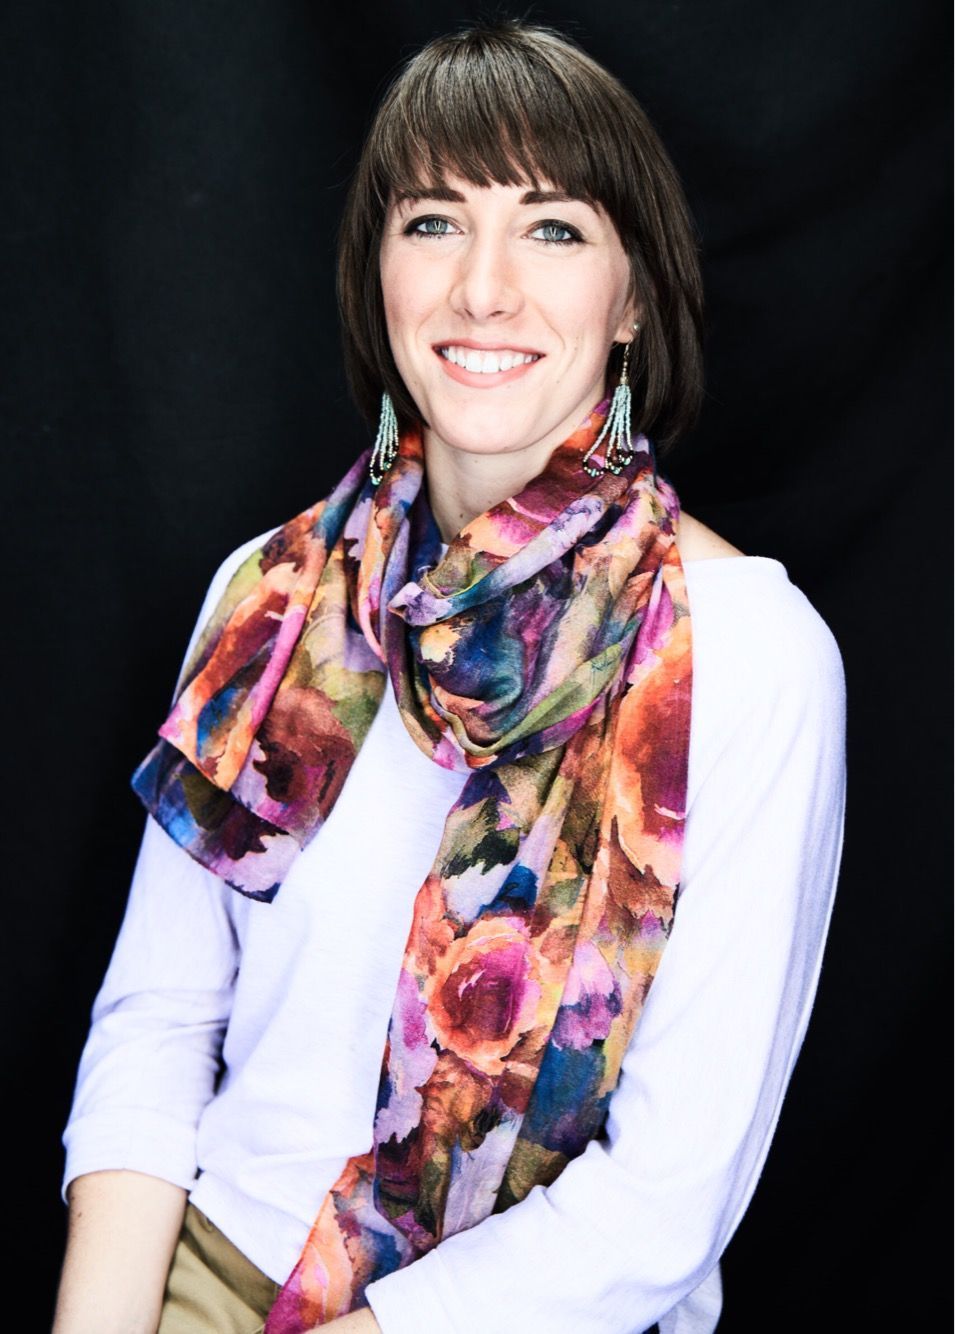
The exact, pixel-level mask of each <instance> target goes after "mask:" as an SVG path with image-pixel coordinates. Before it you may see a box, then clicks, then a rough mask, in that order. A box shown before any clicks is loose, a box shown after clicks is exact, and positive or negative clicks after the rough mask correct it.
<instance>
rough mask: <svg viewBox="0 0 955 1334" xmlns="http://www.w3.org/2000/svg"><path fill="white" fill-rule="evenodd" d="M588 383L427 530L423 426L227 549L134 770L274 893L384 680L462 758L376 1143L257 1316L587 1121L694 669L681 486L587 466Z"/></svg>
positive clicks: (650, 461) (642, 945)
mask: <svg viewBox="0 0 955 1334" xmlns="http://www.w3.org/2000/svg"><path fill="white" fill-rule="evenodd" d="M607 408H608V404H607V401H606V400H604V401H603V402H602V403H600V404H599V405H598V406H597V407H596V408H595V409H594V411H593V412H592V413H591V414H590V415H589V416H588V418H587V420H586V421H585V422H584V423H583V425H582V426H581V427H580V428H579V429H578V430H577V431H575V432H574V433H573V434H572V435H571V436H570V437H569V438H568V439H567V440H565V441H564V442H563V443H562V444H560V445H558V446H557V447H556V448H555V449H554V451H553V453H552V454H551V456H550V458H549V460H548V463H547V465H546V467H545V469H544V471H543V472H541V473H540V474H539V475H538V476H537V477H535V478H534V479H533V480H532V481H531V482H529V483H528V484H527V486H526V487H525V488H524V489H523V490H522V491H521V492H519V493H518V494H517V495H515V496H512V497H510V498H509V499H507V500H504V501H501V502H500V504H497V505H494V506H492V507H491V508H490V509H489V510H487V511H486V512H485V513H484V514H481V515H479V516H478V517H477V518H475V519H473V520H472V521H471V522H470V523H468V524H466V525H465V527H464V528H463V529H462V530H461V531H460V533H458V535H457V536H456V537H455V538H454V539H453V541H452V542H451V543H450V545H449V546H448V549H447V551H446V553H445V554H444V555H443V556H442V555H441V534H440V531H439V529H438V527H437V524H436V522H435V520H434V517H433V515H432V513H431V509H430V505H429V501H428V495H427V487H426V486H425V485H423V482H424V481H425V468H424V447H423V442H422V438H421V435H420V432H418V431H416V430H413V431H409V432H408V433H406V434H404V435H403V436H402V437H401V439H400V441H399V448H398V454H397V457H396V458H395V461H394V463H393V464H392V466H391V468H390V469H389V471H388V472H387V474H386V475H385V477H384V479H383V480H382V482H381V484H380V485H379V486H378V487H377V488H376V487H375V486H374V484H373V483H372V481H371V479H370V477H369V476H368V463H369V456H370V452H371V451H370V450H369V449H366V450H365V451H364V453H362V455H361V456H360V457H359V458H358V459H357V460H356V462H355V463H354V465H353V466H352V467H351V468H350V469H349V471H348V472H347V473H346V475H345V476H344V477H343V479H342V480H341V481H340V482H339V483H338V485H337V486H336V487H335V488H334V490H333V491H332V492H331V493H330V494H329V495H328V496H327V497H326V498H325V499H324V500H320V501H318V502H317V503H316V504H315V505H313V506H312V507H311V508H310V509H308V510H305V511H304V513H302V514H299V515H298V516H296V517H295V518H293V519H290V520H289V522H288V523H286V524H284V525H283V526H282V527H281V528H280V529H279V530H278V531H277V532H276V533H275V534H274V535H273V536H272V537H271V538H270V539H269V540H268V541H267V542H266V543H265V544H264V545H263V546H262V547H261V548H260V549H259V550H257V551H256V552H254V553H253V554H252V555H251V556H249V558H248V559H247V560H246V561H245V562H244V563H243V564H242V565H241V567H240V568H239V569H238V570H237V571H236V572H235V574H234V575H233V576H232V578H231V580H230V582H229V584H228V586H227V588H226V590H225V592H224V593H223V595H222V597H221V599H220V601H219V603H218V605H217V606H216V608H215V610H214V611H213V613H212V615H211V617H210V618H209V620H208V622H207V623H206V624H205V626H204V627H203V629H202V631H201V633H200V636H199V639H198V640H197V643H196V645H195V648H194V650H193V652H192V653H191V654H190V655H189V660H188V662H187V663H186V665H185V666H184V667H183V671H182V673H181V675H180V679H179V682H178V684H177V686H176V692H175V696H174V707H173V708H172V711H171V713H170V714H169V717H168V718H167V719H166V721H165V722H164V723H163V725H162V726H161V727H160V728H159V736H160V738H162V739H161V740H160V741H159V742H158V743H157V744H156V746H155V747H154V749H153V750H152V751H150V753H149V754H148V755H147V757H146V758H145V759H144V760H143V762H142V764H141V765H140V766H139V768H138V769H137V770H136V772H135V774H134V776H133V779H132V785H133V788H134V790H135V791H136V792H137V794H138V795H139V796H140V798H141V799H142V801H143V803H144V804H145V806H146V807H147V809H148V810H149V811H150V812H151V813H152V814H153V816H154V817H155V818H156V820H157V821H158V822H159V823H160V824H161V825H162V826H163V827H164V828H165V829H166V830H167V832H168V833H169V834H170V835H171V836H172V838H174V839H175V841H176V842H177V843H179V844H181V846H182V847H183V848H185V849H186V851H187V852H189V853H190V854H191V856H193V857H194V858H196V860H198V861H199V862H201V863H202V864H203V865H204V866H206V867H208V868H209V869H210V870H212V871H214V872H215V874H216V875H218V876H221V877H222V878H223V879H224V880H226V881H227V883H228V884H230V885H231V886H232V887H233V888H234V889H237V890H239V891H240V892H241V893H243V894H246V895H248V896H249V897H251V898H253V899H260V900H264V901H266V902H268V901H270V900H271V899H272V898H273V897H274V896H275V894H276V893H277V892H278V891H279V888H280V886H281V883H282V880H283V878H284V877H285V875H286V874H287V872H288V869H289V866H290V865H291V863H292V861H293V859H294V858H295V856H296V855H297V854H298V852H299V851H300V850H301V849H302V847H304V846H305V845H306V844H307V843H308V842H309V841H310V840H311V839H312V838H314V836H315V835H316V834H317V832H318V831H319V829H320V828H321V826H322V824H323V823H324V821H325V820H326V819H327V818H328V815H329V813H330V811H331V809H332V807H333V806H334V804H335V801H336V799H337V797H338V794H339V792H340V791H341V789H342V785H343V783H344V782H345V779H346V777H347V776H348V772H349V770H350V768H351V765H352V763H353V761H354V759H355V756H356V754H357V753H358V750H359V748H360V746H361V744H362V741H363V739H364V737H365V735H366V733H367V731H368V727H369V725H370V723H371V721H372V718H373V717H374V715H375V712H376V710H377V709H378V706H379V703H380V701H381V698H382V693H383V691H384V690H385V688H386V687H387V677H390V679H391V686H392V688H393V689H394V691H395V697H396V700H397V704H398V708H399V710H400V712H401V716H402V718H403V719H404V722H405V725H406V726H407V728H408V731H409V733H410V734H411V736H412V738H413V739H414V741H415V742H416V744H417V745H418V746H420V747H421V749H422V750H423V751H424V753H425V754H426V755H429V756H430V757H431V758H432V759H433V760H434V762H435V763H436V764H441V765H444V766H445V768H448V769H455V770H459V771H465V772H468V773H469V775H470V777H469V778H468V779H467V780H466V782H465V783H464V786H463V789H462V791H461V794H460V796H459V797H458V799H457V801H456V802H455V803H454V805H453V806H452V807H451V809H450V811H449V812H448V815H447V818H446V823H445V826H444V832H443V836H442V839H441V844H440V847H439V849H438V853H437V856H436V858H435V861H434V865H433V867H432V869H431V871H430V872H429V874H428V877H427V879H426V880H425V882H424V884H423V885H422V886H421V888H420V889H419V890H418V894H417V897H416V899H415V904H414V914H413V923H412V927H411V931H410V935H409V937H408V942H407V945H406V948H405V953H404V958H403V962H402V968H401V973H400V978H399V982H398V989H397V994H396V997H395V1002H394V1008H393V1012H392V1016H391V1020H390V1023H389V1027H388V1035H387V1041H386V1045H385V1051H384V1057H383V1063H382V1073H381V1082H380V1086H379V1093H378V1101H377V1110H376V1115H375V1120H374V1126H373V1127H369V1142H370V1147H369V1149H368V1151H367V1153H363V1154H361V1155H360V1156H358V1157H354V1158H351V1159H349V1161H348V1162H347V1163H346V1165H345V1167H344V1169H343V1170H342V1172H341V1175H340V1176H339V1178H338V1180H337V1181H336V1182H335V1184H334V1185H333V1186H332V1188H331V1190H330V1191H329V1192H328V1194H327V1195H326V1196H325V1198H324V1200H323V1202H322V1205H321V1208H320V1210H319V1213H318V1216H317V1218H316V1220H315V1223H314V1225H313V1227H312V1229H311V1232H310V1234H309V1237H308V1240H307V1242H306V1244H305V1248H304V1250H303V1252H302V1255H301V1257H300V1258H299V1260H298V1262H297V1264H296V1265H295V1268H294V1269H293V1271H292V1273H291V1275H290V1276H289V1278H288V1279H287V1281H286V1283H285V1285H284V1287H283V1289H282V1291H281V1293H280V1295H279V1297H278V1299H277V1300H276V1302H275V1305H274V1306H273V1308H272V1311H271V1313H270V1315H269V1318H268V1322H267V1324H266V1330H267V1334H299V1331H304V1330H307V1329H311V1328H313V1327H314V1326H315V1325H320V1324H323V1323H325V1322H327V1321H330V1320H332V1319H334V1318H335V1317H336V1316H339V1315H342V1314H344V1313H346V1312H348V1311H350V1310H354V1309H356V1308H357V1307H360V1306H364V1305H366V1301H365V1298H364V1290H365V1287H366V1285H367V1284H369V1283H371V1282H373V1281H374V1280H375V1279H378V1278H381V1277H383V1276H384V1275H386V1274H388V1273H391V1272H392V1271H394V1270H395V1269H398V1268H400V1267H402V1266H404V1265H407V1264H410V1263H411V1262H412V1261H413V1260H415V1259H417V1258H418V1257H419V1256H421V1255H422V1254H424V1253H425V1252H426V1251H428V1250H429V1249H430V1248H431V1247H433V1246H435V1245H436V1244H437V1243H438V1242H440V1241H441V1240H442V1238H444V1237H447V1236H450V1235H452V1234H453V1233H456V1232H459V1231H461V1230H463V1229H465V1228H469V1227H473V1226H474V1225H475V1224H476V1223H479V1222H480V1221H481V1220H482V1219H484V1218H486V1217H487V1216H488V1215H489V1214H491V1213H495V1212H500V1211H501V1210H504V1209H507V1208H508V1207H509V1206H510V1205H512V1204H514V1203H516V1202H517V1201H519V1200H521V1199H523V1198H524V1196H525V1195H527V1193H528V1191H530V1189H531V1188H532V1187H533V1186H534V1185H536V1184H543V1185H547V1184H549V1183H550V1182H552V1181H553V1180H554V1179H555V1178H556V1177H557V1176H558V1175H559V1174H560V1172H561V1171H562V1169H563V1168H564V1166H565V1165H566V1164H567V1163H568V1162H569V1161H570V1160H571V1159H573V1158H575V1157H577V1155H579V1154H580V1153H582V1152H583V1150H584V1148H585V1147H586V1145H587V1142H588V1141H589V1140H590V1139H592V1138H594V1137H595V1136H597V1135H599V1134H600V1132H601V1130H602V1128H603V1125H604V1121H605V1119H606V1115H607V1108H608V1103H609V1100H610V1097H611V1094H612V1093H613V1091H614V1088H615V1087H616V1084H617V1080H618V1076H619V1072H620V1065H621V1060H622V1058H623V1054H624V1051H625V1050H626V1047H627V1045H628V1042H629V1040H630V1037H631V1035H632V1033H633V1030H634V1027H635V1025H636V1023H637V1021H638V1019H639V1017H640V1013H641V1011H642V1008H643V1003H644V1000H645V998H646V995H647V992H648V991H649V988H650V985H651V983H652V981H653V978H654V975H655V973H656V970H657V966H658V964H659V961H660V957H661V954H662V952H663V948H664V945H665V944H666V941H667V938H668V936H669V933H670V929H671V926H672V923H673V914H674V909H675V906H676V900H677V896H678V893H679V889H680V885H679V876H680V868H681V859H682V846H683V829H684V822H685V804H686V780H687V758H688V746H689V734H690V697H691V636H690V617H689V608H688V604H687V598H686V589H685V583H684V575H683V567H682V564H681V562H680V558H679V555H678V552H677V547H676V543H675V541H674V534H675V528H676V521H677V518H678V515H679V501H678V498H677V496H676V493H675V491H674V490H673V488H672V486H671V484H670V483H669V482H668V481H666V480H665V479H664V478H663V477H661V476H660V475H659V474H658V471H657V466H656V459H655V454H654V451H653V448H652V446H651V444H650V441H649V440H648V439H647V437H646V436H645V435H640V436H638V437H636V438H635V440H634V442H633V446H632V447H633V449H634V451H635V453H634V456H633V459H632V461H631V463H630V464H629V465H628V466H627V467H626V468H624V469H623V471H622V472H621V473H620V475H619V476H618V475H614V474H613V473H612V472H605V473H604V474H603V475H602V476H601V477H600V478H599V479H593V478H591V477H590V476H589V475H588V474H587V472H586V471H585V470H584V468H583V467H582V466H581V458H582V455H583V454H584V453H585V452H586V451H587V449H588V448H589V446H590V445H591V444H592V443H593V441H594V440H595V438H596V435H597V433H598V432H599V430H600V427H601V425H602V424H603V421H604V419H605V417H606V414H607ZM386 674H387V676H386ZM369 820H370V821H373V820H374V812H373V811H369ZM318 892H320V890H319V889H318V888H316V893H318Z"/></svg>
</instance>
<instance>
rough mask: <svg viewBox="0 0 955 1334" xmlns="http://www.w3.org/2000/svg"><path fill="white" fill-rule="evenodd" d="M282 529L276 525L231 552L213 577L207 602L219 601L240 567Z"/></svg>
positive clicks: (279, 525)
mask: <svg viewBox="0 0 955 1334" xmlns="http://www.w3.org/2000/svg"><path fill="white" fill-rule="evenodd" d="M281 527H282V525H281V524H275V525H274V526H273V527H272V528H267V529H266V530H265V532H264V533H259V534H258V535H257V536H256V537H250V538H249V539H248V541H246V542H242V543H241V544H240V545H239V546H237V547H235V548H234V549H233V550H232V551H230V552H229V554H228V555H227V556H226V557H225V558H224V560H222V561H221V563H220V564H219V568H218V569H217V570H216V572H215V574H214V575H213V576H212V579H211V581H210V583H209V588H208V592H207V594H206V599H207V601H210V602H213V603H214V602H216V601H218V599H219V597H220V596H221V595H222V594H223V593H224V592H225V589H226V585H227V584H228V582H229V580H230V579H231V578H232V576H233V575H234V574H235V573H236V571H237V570H238V569H239V568H240V566H242V565H243V564H244V563H245V561H247V560H248V558H249V557H250V556H251V555H252V553H253V552H254V551H258V549H259V547H262V546H264V545H265V543H266V542H267V541H268V540H269V538H270V537H271V536H272V534H273V533H276V532H278V530H279V528H281Z"/></svg>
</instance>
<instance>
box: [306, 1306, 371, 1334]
mask: <svg viewBox="0 0 955 1334" xmlns="http://www.w3.org/2000/svg"><path fill="white" fill-rule="evenodd" d="M320 1328H321V1329H322V1330H326V1329H333V1330H335V1334H381V1326H380V1325H379V1323H378V1321H377V1320H376V1319H375V1317H374V1315H373V1314H372V1312H371V1310H370V1309H369V1308H368V1307H367V1306H366V1307H364V1308H363V1309H362V1310H361V1311H352V1312H351V1313H350V1314H349V1315H340V1316H339V1317H338V1319H337V1320H333V1321H332V1322H331V1323H330V1324H325V1325H322V1326H321V1327H320Z"/></svg>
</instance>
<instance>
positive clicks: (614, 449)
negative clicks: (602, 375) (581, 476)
mask: <svg viewBox="0 0 955 1334" xmlns="http://www.w3.org/2000/svg"><path fill="white" fill-rule="evenodd" d="M639 328H640V324H639V322H638V323H636V324H635V325H634V326H633V338H631V339H630V341H629V342H628V343H627V344H626V345H625V346H624V349H623V365H622V366H621V368H620V380H619V381H618V383H617V387H616V389H615V390H614V391H613V398H612V399H611V400H610V411H609V412H608V413H607V420H606V421H605V422H604V424H603V428H602V430H601V432H600V434H599V435H598V436H597V439H596V440H595V441H594V443H593V444H592V445H591V446H590V448H589V449H588V450H587V453H586V454H585V455H584V457H583V459H582V466H583V468H584V471H585V472H587V473H588V474H589V475H590V476H591V477H602V476H603V474H604V473H605V472H612V473H615V474H617V475H619V474H620V473H621V472H622V471H623V469H624V468H625V467H626V466H627V464H628V463H631V462H632V461H633V457H634V453H633V450H632V449H631V448H630V434H631V426H630V378H629V371H630V347H631V344H632V343H633V342H634V341H635V340H636V337H637V330H638V329H639ZM608 437H609V443H608V445H607V449H606V451H605V454H604V458H605V459H606V466H605V467H603V468H600V467H596V468H592V467H591V466H590V462H589V460H590V456H591V454H593V452H594V451H595V450H596V449H597V448H598V446H599V445H601V444H602V442H603V441H604V440H605V439H607V438H608Z"/></svg>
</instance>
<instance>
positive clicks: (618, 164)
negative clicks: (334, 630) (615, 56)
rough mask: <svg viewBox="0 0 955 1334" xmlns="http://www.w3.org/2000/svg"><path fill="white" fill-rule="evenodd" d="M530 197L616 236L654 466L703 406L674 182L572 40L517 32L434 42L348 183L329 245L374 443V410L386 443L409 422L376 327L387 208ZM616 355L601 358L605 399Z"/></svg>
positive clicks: (349, 355)
mask: <svg viewBox="0 0 955 1334" xmlns="http://www.w3.org/2000/svg"><path fill="white" fill-rule="evenodd" d="M447 175H456V176H460V177H461V178H463V179H464V180H466V181H468V182H469V183H470V184H472V185H475V186H478V187H481V186H489V185H491V184H492V183H493V182H497V183H498V184H499V185H523V184H529V185H530V187H531V188H533V189H541V188H545V185H544V183H545V182H546V183H547V184H548V185H550V186H553V187H556V188H558V189H560V190H562V191H563V192H564V193H566V194H569V195H572V196H574V197H576V198H580V199H584V200H586V201H587V202H588V203H590V204H591V205H595V204H596V205H600V206H602V208H603V209H604V210H605V212H606V213H607V215H608V216H609V217H610V219H611V220H612V221H613V223H614V225H615V226H616V229H617V233H618V235H619V236H620V240H621V242H622V244H623V247H624V250H625V251H626V252H627V254H628V256H629V259H630V277H631V286H630V290H629V294H630V295H633V294H635V293H639V296H640V299H641V300H642V301H643V303H644V315H643V319H642V320H641V324H640V332H639V333H638V335H637V338H636V342H635V343H634V345H633V348H632V352H631V368H630V382H631V386H632V391H633V431H634V434H636V433H637V432H641V431H642V432H644V433H645V434H646V435H648V436H649V437H650V438H651V439H652V440H653V443H654V448H655V450H656V452H657V454H658V456H662V455H664V454H665V453H667V451H668V450H669V449H670V448H671V447H672V446H673V445H674V444H675V442H676V441H677V440H679V439H680V438H681V437H682V436H683V435H685V434H686V432H687V431H689V430H690V429H691V427H692V426H693V425H694V423H695V422H696V420H697V418H698V415H699V411H700V407H701V403H702V398H703V347H702V344H703V294H702V282H701V278H700V267H699V259H698V242H697V234H696V231H695V227H694V224H693V220H692V217H691V214H690V211H689V209H688V207H687V203H686V199H685V197H684V194H683V189H682V186H681V184H680V180H679V177H678V175H677V173H676V170H675V168H674V166H673V164H672V162H671V161H670V159H669V157H668V156H667V154H666V151H665V150H664V148H663V145H662V144H661V142H660V140H659V138H658V136H657V134H656V132H655V130H654V129H653V127H652V126H651V124H650V122H649V120H648V118H647V116H646V113H645V112H644V111H643V110H642V108H641V107H640V106H639V104H638V103H637V101H636V99H635V98H634V97H633V96H632V94H631V93H629V92H628V91H627V89H626V88H625V87H624V86H623V85H622V84H621V83H620V82H618V80H617V79H615V78H614V77H613V75H611V74H610V73H608V71H607V70H605V69H604V68H603V66H602V65H599V64H598V63H597V62H596V61H595V60H593V59H591V57H590V56H588V55H587V54H586V52H584V51H583V50H581V48H580V47H579V46H578V45H577V44H576V43H575V42H574V41H573V40H572V39H570V38H568V37H566V36H565V35H563V34H562V33H560V32H557V31H556V30H554V29H552V28H549V27H543V26H529V25H525V24H523V23H522V22H520V21H518V20H515V19H502V20H496V21H493V22H488V23H480V24H476V25H474V26H471V27H468V28H466V29H463V30H462V31H459V32H454V33H450V34H448V35H446V36H443V37H438V38H435V39H434V40H433V41H431V42H429V43H428V44H427V45H426V46H425V47H423V48H422V49H421V50H420V51H419V52H418V54H417V55H415V56H413V57H412V58H411V59H410V60H409V61H408V62H407V64H406V65H405V66H404V68H403V69H402V70H401V71H400V72H399V74H398V75H397V76H396V78H395V79H394V81H393V82H392V84H391V86H390V87H389V89H388V91H387V92H386V94H385V96H384V98H383V100H382V103H381V105H380V107H379V108H378V112H377V114H376V116H375V118H374V121H373V123H372V125H371V129H370V130H369V133H368V137H367V139H366V141H365V145H364V148H363V150H362V154H361V158H360V160H359V162H358V166H357V168H356V171H355V175H354V177H353V179H352V183H351V186H350V189H349V192H348V197H347V200H346V203H345V209H344V214H343V217H342V223H341V229H340V233H339V243H338V301H339V308H340V312H341V317H342V340H343V352H344V359H345V368H346V372H347V375H348V380H349V384H350V386H351V390H352V393H353V395H354V398H355V401H356V403H357V404H358V407H359V409H360V411H361V413H362V415H363V416H364V417H365V418H366V419H367V421H368V423H369V425H370V426H371V428H372V430H374V429H375V428H376V424H377V421H378V414H379V412H380V406H381V396H382V393H383V392H384V391H387V392H388V393H389V394H390V395H391V398H392V401H393V403H394V406H395V412H396V415H397V418H398V425H399V429H401V430H405V429H406V428H407V427H409V426H410V425H412V424H414V423H416V422H420V420H421V414H420V412H419V410H418V408H417V407H416V405H415V403H414V400H413V399H412V398H411V395H410V394H409V393H408V390H407V388H406V386H405V384H404V382H403V381H402V379H401V377H400V376H399V374H398V370H397V367H396V366H395V363H394V359H393V357H392V353H391V347H390V344H389V341H388V331H387V327H386V324H385V315H384V305H383V302H382V294H381V281H380V277H379V248H380V245H381V236H382V230H383V226H384V220H385V216H386V213H387V209H388V205H389V202H390V200H391V198H392V197H393V194H400V193H402V192H403V191H406V190H407V191H410V192H411V193H415V192H416V191H419V190H421V189H426V188H433V187H435V186H439V187H442V186H445V185H446V184H447V180H446V176H447ZM622 346H623V345H622V344H619V345H618V344H615V345H614V347H613V348H612V349H611V353H610V356H609V358H608V364H607V376H608V379H607V387H608V388H609V386H610V385H611V384H615V383H616V380H617V377H618V375H619V363H620V360H621V358H622Z"/></svg>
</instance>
